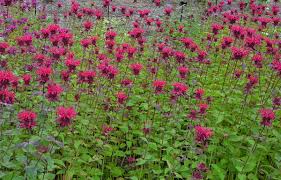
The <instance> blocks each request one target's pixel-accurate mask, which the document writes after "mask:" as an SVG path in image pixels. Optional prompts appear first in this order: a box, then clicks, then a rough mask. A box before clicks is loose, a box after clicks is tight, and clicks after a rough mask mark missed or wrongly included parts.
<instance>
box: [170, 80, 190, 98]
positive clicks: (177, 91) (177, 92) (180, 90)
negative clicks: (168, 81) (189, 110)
mask: <svg viewBox="0 0 281 180" xmlns="http://www.w3.org/2000/svg"><path fill="white" fill-rule="evenodd" d="M173 87H174V89H173V90H172V95H174V96H183V95H184V94H185V93H186V91H187V90H188V87H187V86H186V85H185V84H184V83H180V82H176V83H174V84H173Z"/></svg>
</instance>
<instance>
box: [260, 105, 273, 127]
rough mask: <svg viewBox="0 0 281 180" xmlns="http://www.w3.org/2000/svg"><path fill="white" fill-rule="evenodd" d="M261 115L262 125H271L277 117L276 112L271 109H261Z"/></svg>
mask: <svg viewBox="0 0 281 180" xmlns="http://www.w3.org/2000/svg"><path fill="white" fill-rule="evenodd" d="M260 116H261V118H262V121H261V125H263V126H271V125H272V121H273V120H274V119H275V113H274V111H273V110H271V109H261V110H260Z"/></svg>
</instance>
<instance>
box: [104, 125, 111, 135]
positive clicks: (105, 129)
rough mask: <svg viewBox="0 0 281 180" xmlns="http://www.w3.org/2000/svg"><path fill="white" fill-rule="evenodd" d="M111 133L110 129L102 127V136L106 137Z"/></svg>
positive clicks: (106, 126) (105, 126)
mask: <svg viewBox="0 0 281 180" xmlns="http://www.w3.org/2000/svg"><path fill="white" fill-rule="evenodd" d="M111 131H113V128H112V127H110V126H108V125H102V134H103V135H104V136H108V135H109V133H110V132H111Z"/></svg>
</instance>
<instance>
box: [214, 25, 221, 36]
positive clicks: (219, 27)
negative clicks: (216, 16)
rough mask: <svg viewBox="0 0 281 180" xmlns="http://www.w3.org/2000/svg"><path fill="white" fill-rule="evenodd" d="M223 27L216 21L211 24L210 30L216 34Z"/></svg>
mask: <svg viewBox="0 0 281 180" xmlns="http://www.w3.org/2000/svg"><path fill="white" fill-rule="evenodd" d="M222 29H223V26H222V25H220V24H217V23H214V24H212V32H213V34H214V35H217V34H218V33H219V31H220V30H222Z"/></svg>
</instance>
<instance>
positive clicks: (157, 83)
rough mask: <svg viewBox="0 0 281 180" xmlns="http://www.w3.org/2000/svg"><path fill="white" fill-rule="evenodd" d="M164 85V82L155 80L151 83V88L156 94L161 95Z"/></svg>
mask: <svg viewBox="0 0 281 180" xmlns="http://www.w3.org/2000/svg"><path fill="white" fill-rule="evenodd" d="M165 85H166V81H162V80H155V81H154V82H153V87H154V90H155V93H156V94H161V93H162V92H163V89H164V86H165Z"/></svg>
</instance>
